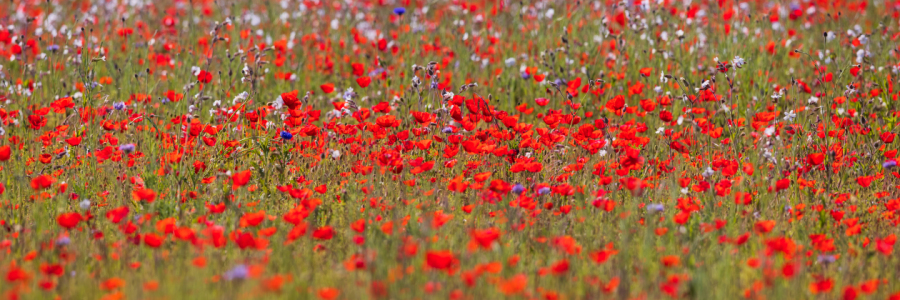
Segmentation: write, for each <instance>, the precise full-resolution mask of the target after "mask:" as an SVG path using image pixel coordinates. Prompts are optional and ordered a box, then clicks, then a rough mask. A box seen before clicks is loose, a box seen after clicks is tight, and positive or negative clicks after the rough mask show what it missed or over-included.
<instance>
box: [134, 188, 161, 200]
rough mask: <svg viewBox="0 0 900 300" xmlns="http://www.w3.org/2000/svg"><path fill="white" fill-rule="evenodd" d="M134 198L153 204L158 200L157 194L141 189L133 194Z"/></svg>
mask: <svg viewBox="0 0 900 300" xmlns="http://www.w3.org/2000/svg"><path fill="white" fill-rule="evenodd" d="M131 195H132V197H134V199H135V200H138V201H145V202H147V203H152V202H153V201H154V200H156V192H155V191H153V190H151V189H148V188H139V189H136V190H134V191H132V192H131Z"/></svg>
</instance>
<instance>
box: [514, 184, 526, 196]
mask: <svg viewBox="0 0 900 300" xmlns="http://www.w3.org/2000/svg"><path fill="white" fill-rule="evenodd" d="M524 191H525V187H524V186H522V185H521V184H518V183H516V185H515V186H513V188H512V192H513V193H516V195H520V194H522V192H524Z"/></svg>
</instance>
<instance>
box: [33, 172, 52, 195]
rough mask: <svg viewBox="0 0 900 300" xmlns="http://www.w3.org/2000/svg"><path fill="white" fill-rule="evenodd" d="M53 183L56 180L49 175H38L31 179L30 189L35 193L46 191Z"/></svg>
mask: <svg viewBox="0 0 900 300" xmlns="http://www.w3.org/2000/svg"><path fill="white" fill-rule="evenodd" d="M54 182H56V179H55V178H53V177H50V176H49V175H39V176H37V177H35V178H33V179H31V188H32V189H34V190H36V191H38V190H43V189H47V188H49V187H50V186H51V185H53V183H54Z"/></svg>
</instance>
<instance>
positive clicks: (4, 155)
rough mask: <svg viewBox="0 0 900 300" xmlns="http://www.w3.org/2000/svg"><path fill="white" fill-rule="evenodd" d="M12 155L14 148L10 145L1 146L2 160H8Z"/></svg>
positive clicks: (0, 157) (0, 159)
mask: <svg viewBox="0 0 900 300" xmlns="http://www.w3.org/2000/svg"><path fill="white" fill-rule="evenodd" d="M11 155H12V149H11V148H10V147H9V145H3V146H0V161H7V160H9V157H10V156H11Z"/></svg>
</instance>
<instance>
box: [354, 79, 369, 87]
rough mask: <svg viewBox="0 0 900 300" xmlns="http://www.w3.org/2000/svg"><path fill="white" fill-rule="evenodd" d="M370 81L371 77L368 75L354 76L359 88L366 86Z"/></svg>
mask: <svg viewBox="0 0 900 300" xmlns="http://www.w3.org/2000/svg"><path fill="white" fill-rule="evenodd" d="M370 83H372V78H370V77H369V76H362V77H359V78H356V84H358V85H359V87H361V88H365V87H368V86H369V84H370Z"/></svg>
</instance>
